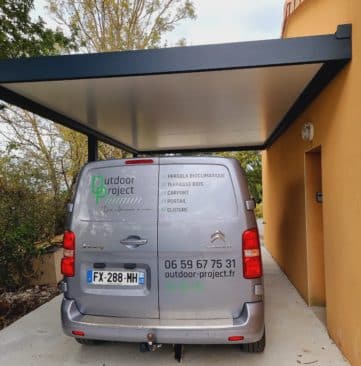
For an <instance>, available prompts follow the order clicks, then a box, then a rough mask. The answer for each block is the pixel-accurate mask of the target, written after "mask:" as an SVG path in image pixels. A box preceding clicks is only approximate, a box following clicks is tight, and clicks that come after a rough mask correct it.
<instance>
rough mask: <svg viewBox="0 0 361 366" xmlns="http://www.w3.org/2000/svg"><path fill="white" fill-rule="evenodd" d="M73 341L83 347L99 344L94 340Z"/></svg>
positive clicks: (78, 339)
mask: <svg viewBox="0 0 361 366" xmlns="http://www.w3.org/2000/svg"><path fill="white" fill-rule="evenodd" d="M75 340H76V341H77V342H78V343H80V344H83V345H85V346H93V345H94V344H97V343H99V341H96V340H95V339H86V338H75Z"/></svg>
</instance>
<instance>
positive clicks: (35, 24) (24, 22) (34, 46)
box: [0, 0, 76, 58]
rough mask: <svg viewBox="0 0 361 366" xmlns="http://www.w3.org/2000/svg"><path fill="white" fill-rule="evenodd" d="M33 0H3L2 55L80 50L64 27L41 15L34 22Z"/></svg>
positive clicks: (0, 5) (0, 22)
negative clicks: (50, 23)
mask: <svg viewBox="0 0 361 366" xmlns="http://www.w3.org/2000/svg"><path fill="white" fill-rule="evenodd" d="M33 8H34V4H33V0H0V58H15V57H29V56H46V55H54V54H57V53H59V52H69V51H71V50H74V49H76V46H75V43H74V42H73V40H72V39H71V38H68V37H66V36H65V35H64V33H63V32H62V31H60V30H56V31H53V30H51V29H49V28H47V27H46V26H45V23H44V21H43V20H42V19H41V18H40V17H39V18H38V19H37V20H36V21H32V19H31V17H30V12H31V10H33Z"/></svg>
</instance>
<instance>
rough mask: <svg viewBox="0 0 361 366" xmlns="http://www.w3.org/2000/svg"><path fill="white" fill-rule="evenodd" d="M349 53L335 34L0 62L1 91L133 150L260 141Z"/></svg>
mask: <svg viewBox="0 0 361 366" xmlns="http://www.w3.org/2000/svg"><path fill="white" fill-rule="evenodd" d="M350 59H351V25H341V26H339V27H338V28H337V31H336V33H335V34H331V35H320V36H311V37H300V38H289V39H276V40H266V41H254V42H242V43H229V44H218V45H207V46H191V47H177V48H168V49H156V50H141V51H127V52H115V53H98V54H85V55H68V56H53V57H39V58H27V59H16V60H1V61H0V98H1V99H2V100H4V101H6V102H9V103H11V104H14V105H17V106H19V107H22V108H25V109H27V110H29V111H32V112H34V113H36V114H38V115H40V116H43V117H45V118H48V119H50V120H53V121H55V122H58V123H61V124H63V125H65V126H68V127H71V128H73V129H75V130H78V131H80V132H83V133H85V134H87V135H88V136H90V137H92V140H95V139H99V140H103V141H105V142H108V143H110V144H112V145H115V146H118V147H121V148H124V149H126V150H128V151H131V152H133V153H161V152H178V151H202V150H204V151H216V150H240V149H248V150H250V149H264V148H267V147H269V146H270V145H271V144H272V143H273V141H274V140H275V139H276V138H277V137H278V136H279V135H280V134H281V133H282V132H283V131H284V130H285V129H286V128H287V127H288V126H289V125H290V123H292V121H294V119H295V118H296V117H297V116H298V115H299V114H300V113H301V112H302V110H303V109H304V108H305V107H306V106H307V105H308V104H309V103H310V102H311V101H312V100H313V99H314V98H315V97H316V96H317V95H318V94H319V92H320V91H321V90H322V89H323V88H324V87H325V86H326V85H327V84H328V82H329V81H331V80H332V78H333V77H334V76H335V75H336V74H337V72H338V71H339V70H340V69H341V68H342V67H343V66H344V65H345V64H346V63H347V62H348V61H349V60H350Z"/></svg>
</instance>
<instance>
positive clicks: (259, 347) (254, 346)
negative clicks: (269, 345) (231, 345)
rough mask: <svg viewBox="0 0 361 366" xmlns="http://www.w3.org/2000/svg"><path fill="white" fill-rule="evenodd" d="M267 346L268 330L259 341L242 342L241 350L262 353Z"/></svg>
mask: <svg viewBox="0 0 361 366" xmlns="http://www.w3.org/2000/svg"><path fill="white" fill-rule="evenodd" d="M265 347H266V331H265V330H264V331H263V336H262V338H261V339H260V340H259V341H258V342H254V343H244V344H241V351H243V352H249V353H262V352H263V351H264V349H265Z"/></svg>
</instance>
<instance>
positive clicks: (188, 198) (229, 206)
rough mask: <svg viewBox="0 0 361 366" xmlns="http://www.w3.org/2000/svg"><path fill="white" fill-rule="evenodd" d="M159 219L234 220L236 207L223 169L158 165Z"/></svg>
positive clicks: (195, 165)
mask: <svg viewBox="0 0 361 366" xmlns="http://www.w3.org/2000/svg"><path fill="white" fill-rule="evenodd" d="M159 186H160V190H159V215H160V217H161V218H163V219H165V218H166V217H167V216H171V217H172V218H174V216H187V215H192V216H194V215H196V216H202V217H220V218H224V217H233V216H236V215H237V203H236V198H235V192H234V188H233V184H232V180H231V176H230V174H229V171H228V169H227V168H226V167H224V166H222V165H204V164H194V165H190V164H187V165H181V164H179V165H161V166H160V182H159Z"/></svg>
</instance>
